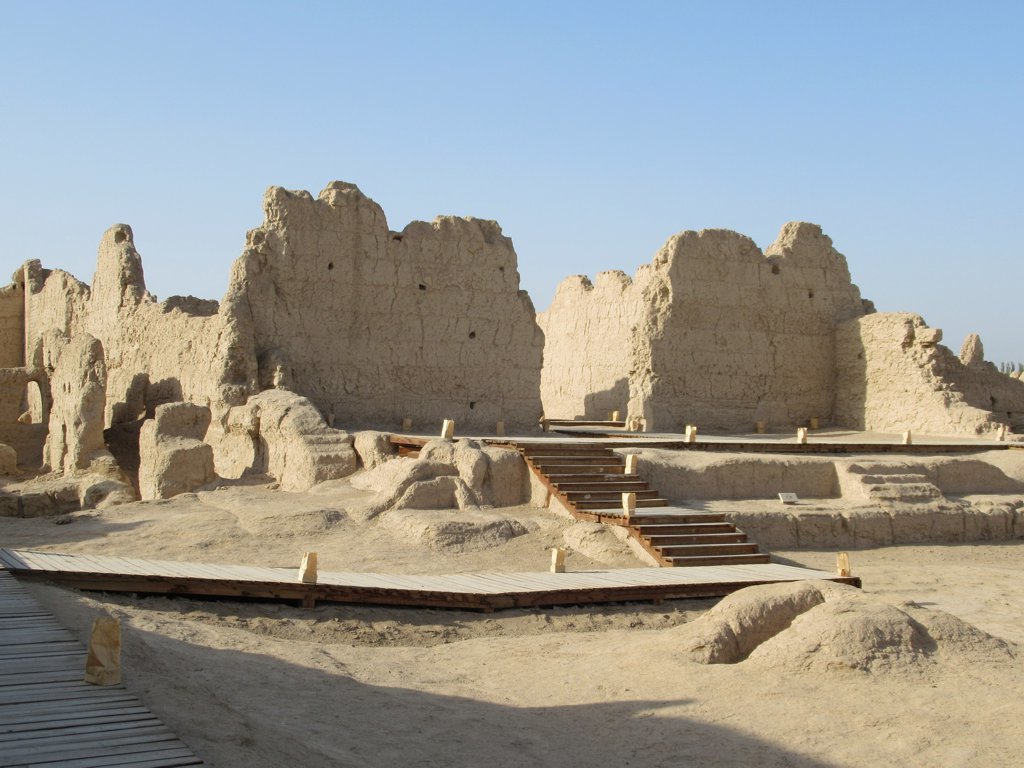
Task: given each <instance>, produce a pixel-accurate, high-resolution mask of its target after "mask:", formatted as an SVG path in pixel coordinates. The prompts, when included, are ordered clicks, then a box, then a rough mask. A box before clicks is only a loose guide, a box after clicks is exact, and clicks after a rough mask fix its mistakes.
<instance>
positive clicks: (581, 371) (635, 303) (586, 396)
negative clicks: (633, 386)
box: [537, 266, 650, 420]
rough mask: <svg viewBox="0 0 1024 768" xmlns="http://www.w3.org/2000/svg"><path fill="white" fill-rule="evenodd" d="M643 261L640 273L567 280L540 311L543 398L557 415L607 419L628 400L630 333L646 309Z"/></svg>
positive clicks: (547, 410) (553, 415) (550, 413)
mask: <svg viewBox="0 0 1024 768" xmlns="http://www.w3.org/2000/svg"><path fill="white" fill-rule="evenodd" d="M649 269H650V267H648V266H643V267H641V268H640V271H639V272H638V273H637V276H636V279H634V280H631V279H630V278H629V276H628V275H626V274H625V273H624V272H618V271H615V272H601V273H599V274H598V275H597V278H596V279H595V281H594V282H593V283H591V282H590V280H588V279H587V278H586V277H584V276H582V275H576V276H573V277H568V278H566V279H565V280H563V281H562V282H561V283H560V284H559V286H558V289H557V291H556V292H555V298H554V301H552V303H551V306H550V307H549V308H548V310H547V311H546V312H542V313H541V314H539V315H538V316H537V323H538V324H539V325H540V327H541V329H542V330H543V331H544V339H545V345H544V369H543V371H542V373H541V400H542V401H543V404H544V415H545V416H547V417H549V418H557V419H572V418H584V419H591V420H593V419H605V418H607V416H608V414H609V413H611V412H614V411H620V412H621V414H622V415H623V416H625V414H626V406H627V405H628V404H629V368H630V365H631V354H630V352H631V348H630V343H631V342H630V334H631V332H632V330H633V328H634V326H635V325H636V324H637V322H638V321H639V319H640V318H641V316H642V315H643V312H644V304H643V288H642V286H643V284H644V276H645V275H646V273H647V272H648V271H649Z"/></svg>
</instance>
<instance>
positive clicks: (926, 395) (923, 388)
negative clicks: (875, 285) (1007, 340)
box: [835, 312, 1024, 436]
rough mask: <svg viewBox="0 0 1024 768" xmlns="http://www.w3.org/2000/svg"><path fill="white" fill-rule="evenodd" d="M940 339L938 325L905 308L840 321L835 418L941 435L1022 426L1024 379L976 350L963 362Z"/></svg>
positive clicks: (858, 426) (883, 428)
mask: <svg viewBox="0 0 1024 768" xmlns="http://www.w3.org/2000/svg"><path fill="white" fill-rule="evenodd" d="M941 339H942V332H941V331H939V330H938V329H935V328H929V327H928V326H927V325H925V322H924V320H923V319H922V318H921V317H920V316H919V315H915V314H911V313H908V312H890V313H879V314H875V315H868V316H866V317H861V318H856V319H853V320H850V321H848V322H845V323H842V324H840V325H839V326H838V328H837V329H836V349H837V355H836V357H837V360H836V372H837V377H836V378H837V382H838V386H837V390H836V405H835V418H836V421H837V422H839V423H840V424H842V425H843V426H847V427H850V428H852V429H863V430H868V431H877V432H891V431H900V430H907V429H909V430H912V431H916V432H921V433H926V434H940V435H941V434H960V435H982V436H991V435H992V434H993V433H995V432H997V431H998V430H999V428H1000V427H1001V426H1003V425H1007V426H1010V427H1013V428H1017V429H1020V428H1024V382H1020V381H1018V380H1017V379H1014V378H1011V377H1010V376H1007V375H1005V374H1002V373H1000V372H999V371H998V370H997V369H996V367H995V366H994V365H992V364H991V363H986V362H985V361H984V359H980V357H979V356H978V355H976V354H972V355H971V357H969V358H967V359H968V362H967V364H965V363H964V362H963V361H961V359H960V358H959V357H957V356H956V355H954V354H953V353H952V352H951V351H950V350H949V349H947V348H946V347H945V346H943V345H942V344H940V343H939V342H940V341H941ZM979 345H980V342H979Z"/></svg>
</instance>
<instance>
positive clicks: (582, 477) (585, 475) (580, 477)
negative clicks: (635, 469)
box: [547, 472, 643, 485]
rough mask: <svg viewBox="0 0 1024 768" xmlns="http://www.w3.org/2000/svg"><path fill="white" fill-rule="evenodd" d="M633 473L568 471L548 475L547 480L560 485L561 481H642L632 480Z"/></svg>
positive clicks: (589, 482)
mask: <svg viewBox="0 0 1024 768" xmlns="http://www.w3.org/2000/svg"><path fill="white" fill-rule="evenodd" d="M634 477H635V475H624V474H622V472H618V473H615V472H579V473H573V472H569V473H567V474H564V475H558V474H555V475H550V474H549V475H548V476H547V478H548V480H550V481H551V484H552V485H562V484H563V483H587V484H593V483H602V482H608V483H635V482H643V481H642V480H634V479H633V478H634Z"/></svg>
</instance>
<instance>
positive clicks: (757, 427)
mask: <svg viewBox="0 0 1024 768" xmlns="http://www.w3.org/2000/svg"><path fill="white" fill-rule="evenodd" d="M754 430H755V431H756V432H757V434H759V435H763V434H764V431H765V423H764V422H763V421H759V422H757V423H756V424H754Z"/></svg>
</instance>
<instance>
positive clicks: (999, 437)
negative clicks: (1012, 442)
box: [996, 424, 1006, 442]
mask: <svg viewBox="0 0 1024 768" xmlns="http://www.w3.org/2000/svg"><path fill="white" fill-rule="evenodd" d="M996 440H999V441H1000V442H1002V441H1004V440H1006V425H1005V424H1000V425H999V432H998V433H996Z"/></svg>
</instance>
